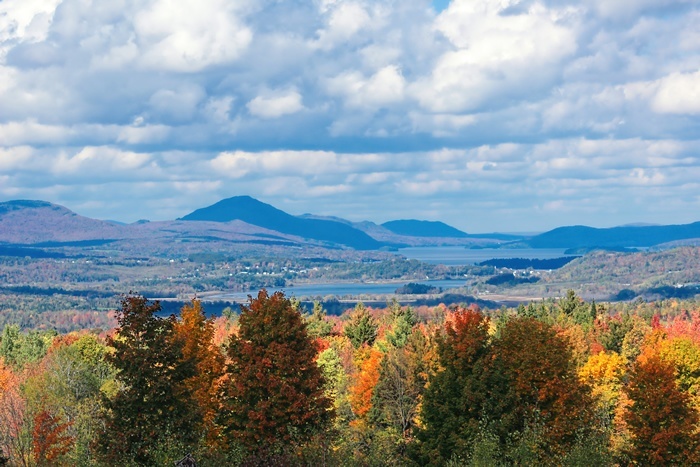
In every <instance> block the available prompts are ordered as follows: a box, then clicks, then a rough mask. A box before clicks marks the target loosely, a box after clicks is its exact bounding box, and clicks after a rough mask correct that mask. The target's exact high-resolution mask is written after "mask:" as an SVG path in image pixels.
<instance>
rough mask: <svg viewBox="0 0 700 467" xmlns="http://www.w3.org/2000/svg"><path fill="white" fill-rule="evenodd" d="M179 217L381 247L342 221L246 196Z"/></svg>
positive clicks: (362, 247)
mask: <svg viewBox="0 0 700 467" xmlns="http://www.w3.org/2000/svg"><path fill="white" fill-rule="evenodd" d="M179 220H183V221H214V222H230V221H233V220H241V221H243V222H247V223H248V224H252V225H257V226H259V227H264V228H266V229H270V230H274V231H277V232H282V233H285V234H288V235H296V236H299V237H303V238H310V239H314V240H320V241H324V242H331V243H336V244H341V245H345V246H349V247H351V248H355V249H357V250H376V249H379V248H381V247H382V246H383V244H382V243H380V242H378V241H377V240H375V239H373V238H372V237H370V236H369V235H367V234H366V233H364V232H362V231H360V230H357V229H355V228H353V227H352V226H350V225H347V224H344V223H342V222H337V221H333V220H324V219H314V218H308V217H297V216H292V215H291V214H287V213H286V212H284V211H282V210H280V209H277V208H275V207H273V206H271V205H269V204H266V203H263V202H261V201H258V200H257V199H255V198H251V197H250V196H234V197H233V198H227V199H224V200H222V201H219V202H218V203H215V204H212V205H211V206H208V207H206V208H202V209H197V210H196V211H193V212H191V213H190V214H187V215H186V216H184V217H182V218H181V219H179Z"/></svg>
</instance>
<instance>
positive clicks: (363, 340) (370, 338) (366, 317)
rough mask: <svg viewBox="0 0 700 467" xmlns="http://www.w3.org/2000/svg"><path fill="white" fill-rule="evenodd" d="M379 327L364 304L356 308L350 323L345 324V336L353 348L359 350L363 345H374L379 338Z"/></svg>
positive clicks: (359, 304)
mask: <svg viewBox="0 0 700 467" xmlns="http://www.w3.org/2000/svg"><path fill="white" fill-rule="evenodd" d="M378 329H379V325H378V324H377V322H376V321H375V319H374V318H372V315H370V314H369V311H367V307H365V305H364V304H362V302H360V303H358V304H357V306H355V311H354V312H353V313H352V315H351V316H350V321H348V322H347V323H346V324H345V330H344V332H345V335H346V336H347V337H348V339H350V342H351V343H352V346H353V347H355V348H356V349H359V348H360V347H362V346H363V345H370V346H371V345H372V344H373V343H374V341H375V339H376V338H377V331H378Z"/></svg>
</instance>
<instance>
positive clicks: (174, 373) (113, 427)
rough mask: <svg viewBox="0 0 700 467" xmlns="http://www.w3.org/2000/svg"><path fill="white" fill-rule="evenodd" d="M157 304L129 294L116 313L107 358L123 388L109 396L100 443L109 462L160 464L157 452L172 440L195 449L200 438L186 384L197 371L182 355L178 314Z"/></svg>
mask: <svg viewBox="0 0 700 467" xmlns="http://www.w3.org/2000/svg"><path fill="white" fill-rule="evenodd" d="M159 311H160V304H159V303H158V302H151V301H149V300H147V299H146V298H144V297H141V296H137V295H128V296H126V297H124V299H123V300H122V303H121V309H120V310H118V312H117V322H118V328H117V334H116V335H115V336H114V337H112V338H110V339H109V340H108V342H107V343H108V345H109V346H111V347H113V348H114V351H113V352H112V353H110V354H108V357H107V360H108V361H109V363H111V364H112V365H113V366H114V367H115V368H116V370H117V373H116V381H117V383H118V384H119V386H120V387H119V390H118V391H117V393H116V395H115V396H114V397H112V398H110V399H105V400H104V405H105V407H106V410H105V411H104V412H103V414H102V417H103V422H104V429H103V430H102V431H101V432H100V434H99V439H98V445H99V448H100V451H101V453H102V456H103V457H104V460H105V461H106V463H108V464H111V465H116V464H119V463H120V462H125V461H129V462H134V463H136V464H139V465H148V464H154V463H156V459H155V457H154V456H155V451H156V450H157V449H158V448H160V447H161V446H163V445H166V444H168V443H169V442H173V441H176V442H178V443H181V444H183V446H182V449H191V446H193V445H194V444H195V442H196V438H197V433H196V431H195V430H194V426H195V423H194V420H193V419H192V417H193V416H196V414H195V413H192V412H191V411H190V404H189V403H188V402H189V400H190V397H191V396H190V395H183V394H182V389H181V388H182V387H183V382H184V381H186V380H187V379H188V378H191V377H192V376H193V375H194V374H195V369H194V367H193V365H192V364H191V363H190V362H185V361H184V360H183V358H182V352H183V350H182V349H183V342H182V341H181V340H180V339H177V338H176V337H177V336H176V335H175V332H174V329H175V321H176V319H175V317H174V316H170V317H169V318H159V317H157V316H156V313H158V312H159Z"/></svg>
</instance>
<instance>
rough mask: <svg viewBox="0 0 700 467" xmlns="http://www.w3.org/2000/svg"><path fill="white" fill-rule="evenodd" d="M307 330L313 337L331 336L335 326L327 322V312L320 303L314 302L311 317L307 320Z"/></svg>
mask: <svg viewBox="0 0 700 467" xmlns="http://www.w3.org/2000/svg"><path fill="white" fill-rule="evenodd" d="M306 330H307V332H308V333H309V336H311V337H326V336H329V335H330V334H331V331H332V330H333V325H332V324H331V323H329V322H328V321H327V320H326V310H324V309H323V305H321V303H320V302H317V301H315V302H314V308H313V310H312V311H311V315H310V316H309V317H308V318H307V319H306Z"/></svg>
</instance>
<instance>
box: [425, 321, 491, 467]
mask: <svg viewBox="0 0 700 467" xmlns="http://www.w3.org/2000/svg"><path fill="white" fill-rule="evenodd" d="M488 330H489V320H488V318H486V317H485V316H484V315H483V314H482V313H481V312H480V311H478V309H463V308H460V309H457V310H456V311H454V312H453V313H452V314H451V315H450V316H448V319H447V321H446V323H445V326H444V330H443V333H442V334H441V335H439V336H438V338H437V346H438V355H439V361H440V367H441V370H440V371H439V372H437V373H436V374H435V375H434V376H433V377H432V378H431V379H430V384H429V386H428V388H427V389H426V391H425V394H424V397H423V406H422V410H421V419H422V422H423V423H424V425H425V428H424V429H423V430H419V431H418V432H417V437H418V439H419V440H420V451H421V453H420V457H421V461H420V462H421V463H431V464H433V463H435V464H442V463H444V462H446V461H448V460H449V459H450V458H451V457H452V455H453V454H455V453H462V454H466V453H468V452H469V450H470V447H471V445H472V442H473V440H474V438H475V436H476V434H477V433H478V430H479V420H480V419H481V415H482V407H483V404H484V397H485V394H486V387H485V386H484V385H483V378H482V376H483V363H484V361H483V359H484V357H485V356H486V355H487V352H488V348H489V334H488Z"/></svg>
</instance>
